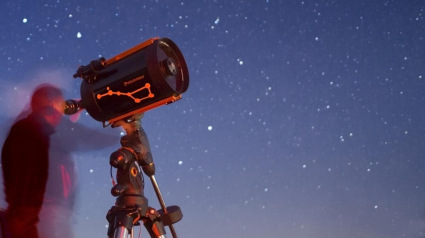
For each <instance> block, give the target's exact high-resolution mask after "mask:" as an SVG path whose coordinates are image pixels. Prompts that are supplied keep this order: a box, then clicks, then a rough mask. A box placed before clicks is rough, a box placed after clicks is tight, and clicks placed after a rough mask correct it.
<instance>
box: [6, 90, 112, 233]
mask: <svg viewBox="0 0 425 238" xmlns="http://www.w3.org/2000/svg"><path fill="white" fill-rule="evenodd" d="M46 87H47V88H46ZM38 90H41V92H46V91H47V95H48V97H45V98H44V99H47V100H40V99H39V98H38V95H39V94H40V92H37V91H38ZM50 90H51V91H52V92H50ZM56 90H57V91H58V92H60V94H58V93H55V92H53V91H56ZM36 92H37V94H36ZM41 94H42V95H44V94H45V93H41ZM34 96H35V97H34ZM34 96H33V99H32V100H31V103H30V104H31V106H26V108H25V109H24V110H23V111H22V112H21V113H20V114H19V115H18V117H17V118H16V119H15V121H14V126H13V127H12V129H11V131H10V134H9V136H8V138H7V139H6V142H5V144H4V146H3V153H2V163H3V165H2V167H3V176H4V178H5V180H4V184H5V193H6V201H7V202H8V203H9V200H11V199H12V197H11V195H9V196H8V193H7V192H6V190H7V188H6V186H7V185H6V183H7V182H6V176H8V177H9V178H11V179H12V178H13V179H15V180H16V181H18V179H19V178H20V177H19V176H17V174H16V170H14V168H11V166H10V165H7V164H8V163H9V164H10V163H13V165H14V166H15V167H16V166H18V165H17V164H22V163H24V161H22V160H21V162H16V158H17V157H16V156H18V155H16V156H10V157H7V158H13V159H14V160H10V159H7V158H6V156H4V154H5V151H6V149H5V148H6V147H11V146H12V147H13V148H14V149H15V150H19V149H21V150H23V151H21V152H22V153H32V152H31V151H29V150H27V151H26V152H24V151H25V150H26V149H27V148H28V147H24V146H23V145H22V142H19V141H21V139H20V138H19V136H20V137H24V136H25V134H22V133H17V132H18V131H16V130H15V129H14V127H17V128H18V129H19V128H21V126H19V127H18V126H17V125H20V124H22V123H24V122H26V123H29V122H33V121H35V123H31V124H37V123H36V122H38V121H42V122H44V120H34V119H32V118H33V117H34V114H37V115H38V113H36V111H38V110H35V109H34V108H37V106H34V107H33V104H34V101H37V103H36V104H40V105H41V104H44V105H50V106H51V109H52V108H53V109H55V111H56V112H59V114H55V115H56V116H57V117H56V119H55V120H52V124H51V125H50V124H49V123H48V125H50V126H46V125H44V124H42V126H41V128H43V130H42V131H44V129H46V128H47V129H46V130H47V131H48V132H49V133H47V136H46V135H45V134H46V133H43V132H39V133H38V134H37V133H35V135H41V136H44V137H48V141H49V143H48V144H47V146H46V144H44V145H43V146H41V147H39V148H43V156H37V155H36V154H33V156H32V157H31V160H32V161H34V162H35V161H40V162H42V163H39V164H37V167H31V166H28V170H29V169H30V168H34V169H36V170H38V171H40V174H43V176H41V177H43V180H42V181H39V182H37V183H39V185H42V184H43V186H39V188H38V189H37V190H36V191H37V194H38V195H37V196H38V197H43V198H42V200H41V203H40V198H38V197H37V206H36V209H32V211H33V213H32V217H33V219H31V222H28V221H26V220H25V219H20V216H22V217H26V214H25V212H21V211H18V210H17V209H8V210H7V212H6V213H7V216H8V217H11V219H7V220H11V222H10V223H9V224H10V225H8V226H7V227H6V228H7V229H8V230H10V231H11V232H12V234H11V235H12V238H14V237H21V236H20V235H21V234H19V232H22V233H23V234H25V235H23V236H22V237H41V238H53V237H63V238H71V237H74V234H73V229H72V224H73V222H72V215H73V213H74V208H75V205H76V201H77V191H78V180H77V178H78V172H77V166H76V163H75V160H74V158H73V153H74V152H88V151H92V150H96V149H103V148H106V147H109V146H114V145H119V141H120V137H119V136H118V135H111V134H105V133H100V132H99V131H98V130H94V129H91V128H88V127H85V126H83V125H81V124H78V123H74V122H71V120H69V119H68V118H62V113H61V112H62V111H63V96H62V92H61V91H59V89H55V87H54V86H52V85H41V86H39V87H38V89H37V90H36V91H35V92H34ZM48 102H51V103H48ZM43 115H44V114H43ZM42 118H44V117H42ZM46 120H47V119H46ZM49 120H50V119H49ZM27 121H28V122H27ZM24 125H26V124H25V123H24ZM37 128H40V127H37ZM12 131H13V132H15V131H16V133H13V134H12ZM20 131H22V130H20ZM20 131H19V132H20ZM26 133H28V132H26ZM11 135H13V136H12V137H13V138H14V140H13V141H12V140H11V139H10V138H11ZM31 138H32V137H31ZM31 138H29V137H26V140H27V141H28V143H30V141H31V140H30V139H31ZM33 139H38V138H33ZM6 145H8V146H6ZM8 150H9V151H10V149H8ZM46 150H47V156H46ZM9 153H10V152H9ZM19 156H21V155H19ZM27 159H29V158H27ZM12 161H13V162H12ZM5 166H6V167H5ZM5 170H7V171H10V172H12V171H15V173H13V174H14V175H15V176H13V174H12V175H10V174H8V173H7V172H5ZM41 171H42V172H41ZM32 172H35V171H32ZM29 176H30V175H29ZM30 177H31V176H30ZM30 177H28V179H30ZM41 177H40V178H41ZM11 179H9V180H11ZM44 179H45V180H46V182H44ZM9 180H8V181H9ZM20 181H21V182H23V181H22V179H21V180H20ZM34 182H35V180H34ZM17 183H18V186H19V185H20V184H19V183H20V182H17ZM7 184H10V182H8V183H7ZM31 186H33V185H31ZM7 187H10V186H7ZM27 187H30V185H28V186H27ZM27 187H20V188H19V189H27ZM12 190H13V189H12ZM18 192H21V193H24V192H25V191H18ZM27 192H28V191H27ZM15 193H17V192H15ZM27 194H28V193H27ZM15 196H16V195H15ZM8 197H10V199H9V198H8ZM13 204H14V203H13ZM9 207H11V203H9ZM14 207H15V206H14ZM24 209H25V208H22V209H21V210H24ZM36 211H38V212H37V216H36V215H35V213H36ZM15 213H17V214H15ZM20 213H21V214H20ZM29 218H30V217H28V219H29ZM19 221H22V222H19ZM37 221H38V224H37ZM29 224H31V227H30V226H29ZM34 224H36V225H34ZM14 228H16V229H17V230H18V231H17V232H15V230H14ZM26 230H28V231H27V232H26ZM35 234H38V236H35ZM33 235H34V236H33Z"/></svg>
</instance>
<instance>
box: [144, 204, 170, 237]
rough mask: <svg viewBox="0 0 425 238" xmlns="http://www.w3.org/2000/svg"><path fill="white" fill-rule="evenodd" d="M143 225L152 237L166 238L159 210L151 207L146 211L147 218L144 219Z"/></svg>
mask: <svg viewBox="0 0 425 238" xmlns="http://www.w3.org/2000/svg"><path fill="white" fill-rule="evenodd" d="M143 225H144V226H145V228H146V230H147V231H148V232H149V235H150V237H151V238H166V237H167V236H166V235H165V228H164V224H163V223H162V220H161V216H160V215H159V213H158V211H156V210H155V209H153V208H151V207H150V208H149V209H148V212H147V213H146V218H145V219H143Z"/></svg>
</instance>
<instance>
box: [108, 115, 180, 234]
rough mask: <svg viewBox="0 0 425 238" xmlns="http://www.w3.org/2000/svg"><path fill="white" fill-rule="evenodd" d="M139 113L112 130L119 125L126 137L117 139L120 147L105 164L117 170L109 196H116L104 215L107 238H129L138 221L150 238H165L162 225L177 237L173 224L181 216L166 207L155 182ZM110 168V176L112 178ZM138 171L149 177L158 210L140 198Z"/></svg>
mask: <svg viewBox="0 0 425 238" xmlns="http://www.w3.org/2000/svg"><path fill="white" fill-rule="evenodd" d="M142 116H143V114H136V115H134V116H132V117H131V118H130V119H129V120H126V121H124V120H121V121H118V122H116V123H114V124H113V125H112V127H118V126H121V127H123V128H124V130H125V131H126V135H125V136H123V137H122V138H121V146H122V147H121V148H119V149H118V150H117V151H115V152H113V153H112V154H111V156H110V160H109V163H110V164H111V166H112V167H114V168H116V169H117V174H116V178H117V184H115V182H114V181H113V184H114V186H113V187H112V189H111V194H112V195H113V196H115V197H117V199H116V202H115V206H112V207H111V209H110V210H109V211H108V213H107V215H106V219H107V220H108V222H109V227H108V237H109V238H127V237H128V235H129V234H131V236H132V237H133V226H136V225H139V221H142V222H143V224H144V226H145V228H146V230H147V231H148V233H149V235H150V237H151V238H166V232H165V229H164V226H168V227H169V228H170V231H171V234H172V236H173V238H177V234H176V231H175V230H174V227H173V224H174V223H176V222H178V221H180V220H181V219H182V217H183V215H182V212H181V210H180V208H179V207H178V206H170V207H166V205H165V202H164V199H163V198H162V195H161V192H160V190H159V187H158V184H157V182H156V179H155V164H154V163H153V158H152V154H151V151H150V146H149V141H148V138H147V136H146V133H145V131H144V130H143V128H142V127H141V118H142ZM112 167H111V176H112ZM142 171H143V172H144V173H145V174H146V175H147V176H148V177H149V178H150V180H151V182H152V185H153V187H154V190H155V193H156V196H157V198H158V200H159V203H160V205H161V208H162V209H160V210H158V211H157V210H155V209H154V208H152V207H149V206H148V199H147V198H146V197H145V196H144V180H143V175H142Z"/></svg>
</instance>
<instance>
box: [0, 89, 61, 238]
mask: <svg viewBox="0 0 425 238" xmlns="http://www.w3.org/2000/svg"><path fill="white" fill-rule="evenodd" d="M63 101H64V99H63V94H62V92H61V90H60V89H58V88H57V87H55V86H53V85H51V84H42V85H40V86H38V87H37V88H36V89H35V91H34V93H33V94H32V97H31V113H30V114H29V115H28V116H27V117H26V118H23V119H21V120H19V121H17V122H16V123H15V124H13V126H12V127H11V129H10V131H9V134H8V136H7V138H6V140H5V142H4V144H3V148H2V154H1V163H2V170H3V182H4V191H5V195H6V202H7V203H8V207H7V210H6V214H5V219H6V229H7V230H8V232H9V233H10V235H11V237H12V238H20V237H26V238H33V237H39V235H38V230H37V223H38V221H39V212H40V209H41V207H42V204H43V200H44V193H45V190H46V183H47V179H48V168H49V147H50V137H51V135H53V134H54V133H55V128H56V127H57V126H58V125H59V123H60V122H61V120H62V117H63V113H62V112H63Z"/></svg>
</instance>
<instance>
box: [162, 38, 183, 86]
mask: <svg viewBox="0 0 425 238" xmlns="http://www.w3.org/2000/svg"><path fill="white" fill-rule="evenodd" d="M158 46H159V47H158V61H159V62H161V63H160V64H162V65H161V66H162V67H161V68H163V73H164V76H165V81H166V82H167V84H168V86H170V87H171V88H172V89H173V91H175V92H178V93H182V92H184V85H185V84H184V82H183V81H184V77H185V76H183V70H182V69H181V62H180V59H179V57H178V56H177V53H176V52H175V51H174V50H173V48H172V47H171V46H170V45H169V44H167V43H166V42H163V41H160V42H159V44H158ZM183 60H184V59H183ZM183 64H184V63H183Z"/></svg>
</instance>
